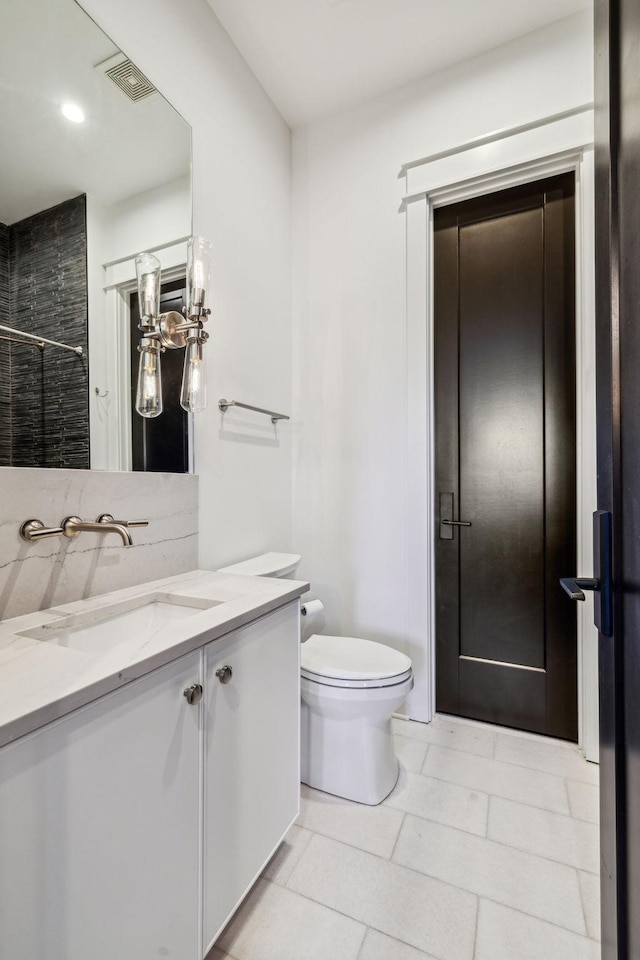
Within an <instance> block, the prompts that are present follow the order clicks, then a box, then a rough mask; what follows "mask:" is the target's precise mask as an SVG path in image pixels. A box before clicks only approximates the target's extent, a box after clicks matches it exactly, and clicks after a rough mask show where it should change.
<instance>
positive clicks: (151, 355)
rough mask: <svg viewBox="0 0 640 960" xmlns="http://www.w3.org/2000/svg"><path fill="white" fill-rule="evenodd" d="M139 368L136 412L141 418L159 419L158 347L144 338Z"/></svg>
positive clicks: (159, 373)
mask: <svg viewBox="0 0 640 960" xmlns="http://www.w3.org/2000/svg"><path fill="white" fill-rule="evenodd" d="M138 349H139V350H140V366H139V368H138V390H137V392H136V410H137V411H138V413H139V414H140V416H141V417H148V418H151V417H159V416H160V414H161V413H162V376H161V371H160V347H159V346H158V344H157V343H155V342H154V341H153V340H149V339H147V338H146V337H143V339H142V340H141V342H140V346H139V348H138Z"/></svg>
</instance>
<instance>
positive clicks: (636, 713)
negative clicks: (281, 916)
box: [595, 0, 640, 960]
mask: <svg viewBox="0 0 640 960" xmlns="http://www.w3.org/2000/svg"><path fill="white" fill-rule="evenodd" d="M595 13H596V31H595V39H596V45H595V53H596V347H597V363H598V365H597V370H596V385H597V390H596V396H597V430H598V506H599V508H600V509H602V510H606V511H608V512H609V513H610V514H611V520H612V530H613V538H612V540H613V542H612V581H613V583H612V587H613V589H612V594H613V604H612V606H613V635H612V636H611V637H607V636H604V635H603V634H600V637H599V656H598V660H599V670H600V682H599V687H600V848H601V857H600V885H601V893H602V897H601V904H602V907H601V914H602V956H603V958H604V960H640V910H639V909H638V908H639V905H640V802H639V799H638V798H639V797H640V534H639V531H640V60H639V58H638V48H639V47H640V5H639V4H638V2H637V0H596V4H595Z"/></svg>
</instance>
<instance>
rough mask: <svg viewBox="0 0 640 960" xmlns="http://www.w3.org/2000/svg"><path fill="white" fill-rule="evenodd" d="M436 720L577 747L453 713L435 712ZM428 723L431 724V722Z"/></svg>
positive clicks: (497, 733)
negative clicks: (440, 719)
mask: <svg viewBox="0 0 640 960" xmlns="http://www.w3.org/2000/svg"><path fill="white" fill-rule="evenodd" d="M437 718H442V719H446V721H447V722H450V723H454V724H455V723H457V724H459V726H461V727H472V728H475V729H480V730H489V731H493V733H494V736H496V737H498V736H505V737H513V738H514V739H516V740H525V741H528V742H529V743H543V744H550V745H552V746H558V747H561V748H563V747H566V749H568V750H570V749H572V747H573V746H574V745H575V746H576V747H577V743H574V741H571V740H563V739H561V738H560V737H547V736H546V735H545V734H543V733H533V731H528V730H519V729H518V728H517V727H505V726H502V725H500V724H498V723H489V722H488V721H485V720H473V719H472V718H471V717H458V716H456V715H455V714H454V713H437V712H436V714H435V715H434V718H433V719H434V720H436V719H437ZM398 719H401V718H398ZM405 722H407V723H419V722H420V721H417V720H411V719H409V720H407V721H405ZM430 722H431V723H433V720H432V721H430ZM578 749H580V748H579V747H578Z"/></svg>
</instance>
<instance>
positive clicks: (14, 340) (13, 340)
mask: <svg viewBox="0 0 640 960" xmlns="http://www.w3.org/2000/svg"><path fill="white" fill-rule="evenodd" d="M0 340H6V341H7V343H21V344H22V346H23V347H37V348H38V350H44V343H43V342H42V340H37V341H35V340H18V338H17V337H2V336H0Z"/></svg>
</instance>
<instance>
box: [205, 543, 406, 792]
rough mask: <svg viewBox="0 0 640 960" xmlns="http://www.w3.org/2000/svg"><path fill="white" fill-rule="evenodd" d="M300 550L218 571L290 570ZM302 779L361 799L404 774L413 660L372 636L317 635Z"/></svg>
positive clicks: (303, 658)
mask: <svg viewBox="0 0 640 960" xmlns="http://www.w3.org/2000/svg"><path fill="white" fill-rule="evenodd" d="M299 561H300V557H299V556H298V555H297V554H276V553H270V554H263V555H262V556H261V557H253V558H251V559H250V560H247V561H244V562H242V563H236V564H232V565H231V566H228V567H222V568H220V570H219V572H220V573H233V574H241V575H245V576H246V575H251V576H272V577H278V576H286V575H287V574H291V573H293V572H294V570H295V568H296V567H297V565H298V563H299ZM300 668H301V669H300V693H301V699H302V703H301V751H300V752H301V757H300V762H301V774H300V778H301V780H302V782H303V783H306V784H308V785H309V786H310V787H315V788H316V789H317V790H322V791H324V792H325V793H331V794H334V795H335V796H338V797H344V798H346V799H347V800H355V801H356V802H358V803H367V804H377V803H380V802H381V801H382V800H384V798H385V797H386V796H388V795H389V793H391V791H392V790H393V788H394V786H395V784H396V781H397V779H398V772H399V766H398V760H397V757H396V755H395V750H394V744H393V736H392V733H391V717H392V714H393V713H395V711H396V710H397V709H398V708H399V707H400V705H401V704H402V701H403V700H404V699H405V697H406V696H407V694H408V693H409V691H410V690H411V688H412V687H413V671H412V668H411V660H410V659H409V657H407V656H406V655H405V654H403V653H400V652H399V651H397V650H394V649H393V648H392V647H388V646H386V645H385V644H383V643H377V642H374V641H373V640H364V639H362V638H360V637H334V636H327V635H325V634H313V635H312V636H310V637H309V638H308V639H307V640H306V641H305V642H303V644H302V649H301V655H300Z"/></svg>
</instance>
